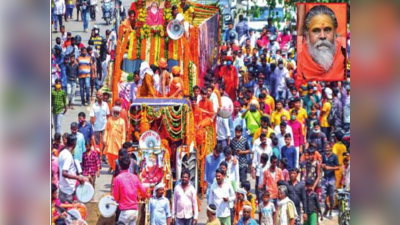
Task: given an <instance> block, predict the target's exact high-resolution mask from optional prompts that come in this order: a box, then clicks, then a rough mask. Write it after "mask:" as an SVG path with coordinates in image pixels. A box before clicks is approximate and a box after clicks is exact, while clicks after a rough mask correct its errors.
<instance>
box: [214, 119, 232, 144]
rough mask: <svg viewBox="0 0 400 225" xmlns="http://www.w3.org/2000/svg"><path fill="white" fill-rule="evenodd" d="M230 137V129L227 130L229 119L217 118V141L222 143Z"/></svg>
mask: <svg viewBox="0 0 400 225" xmlns="http://www.w3.org/2000/svg"><path fill="white" fill-rule="evenodd" d="M230 137H231V129H229V119H228V118H222V117H220V116H218V117H217V140H219V141H222V140H225V139H228V138H230Z"/></svg>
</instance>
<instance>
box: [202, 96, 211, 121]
mask: <svg viewBox="0 0 400 225" xmlns="http://www.w3.org/2000/svg"><path fill="white" fill-rule="evenodd" d="M199 107H200V108H201V109H203V110H205V111H207V113H206V112H202V114H203V115H202V117H203V119H206V118H209V119H211V120H212V115H213V114H214V108H213V103H212V102H211V101H210V100H209V99H202V100H201V101H200V102H199Z"/></svg>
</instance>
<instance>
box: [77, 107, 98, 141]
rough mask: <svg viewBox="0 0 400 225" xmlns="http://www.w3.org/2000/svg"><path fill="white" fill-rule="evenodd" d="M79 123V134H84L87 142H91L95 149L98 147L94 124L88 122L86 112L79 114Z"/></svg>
mask: <svg viewBox="0 0 400 225" xmlns="http://www.w3.org/2000/svg"><path fill="white" fill-rule="evenodd" d="M78 121H79V124H78V132H79V133H81V134H83V137H84V138H85V142H86V141H90V142H91V143H92V146H93V147H94V146H96V142H95V138H94V132H93V127H92V124H91V123H88V122H87V121H86V114H85V113H84V112H80V113H79V114H78Z"/></svg>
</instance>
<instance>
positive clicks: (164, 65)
mask: <svg viewBox="0 0 400 225" xmlns="http://www.w3.org/2000/svg"><path fill="white" fill-rule="evenodd" d="M158 66H159V67H160V68H167V67H168V64H167V60H165V58H164V57H161V58H160V60H159V61H158Z"/></svg>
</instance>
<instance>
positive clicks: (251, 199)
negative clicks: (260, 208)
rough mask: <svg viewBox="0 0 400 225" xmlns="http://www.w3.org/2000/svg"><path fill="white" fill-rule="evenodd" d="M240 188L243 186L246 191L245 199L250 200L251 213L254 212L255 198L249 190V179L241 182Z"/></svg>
mask: <svg viewBox="0 0 400 225" xmlns="http://www.w3.org/2000/svg"><path fill="white" fill-rule="evenodd" d="M242 188H244V190H246V191H247V194H246V197H247V201H249V202H250V204H251V208H252V211H253V214H255V213H256V199H255V198H254V196H253V193H251V191H250V182H249V181H244V182H242Z"/></svg>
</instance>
